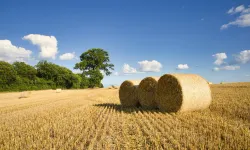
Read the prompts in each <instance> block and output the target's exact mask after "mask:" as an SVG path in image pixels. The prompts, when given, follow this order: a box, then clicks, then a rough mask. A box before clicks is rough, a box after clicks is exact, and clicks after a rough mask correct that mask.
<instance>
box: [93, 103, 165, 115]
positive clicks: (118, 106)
mask: <svg viewBox="0 0 250 150" xmlns="http://www.w3.org/2000/svg"><path fill="white" fill-rule="evenodd" d="M93 106H96V107H107V108H108V109H114V110H116V111H118V112H124V113H137V112H139V111H140V112H149V113H153V112H154V113H155V112H156V113H166V112H162V111H160V110H159V109H158V108H156V109H150V108H142V107H141V106H140V105H138V106H137V107H125V106H122V105H121V104H115V103H100V104H94V105H93Z"/></svg>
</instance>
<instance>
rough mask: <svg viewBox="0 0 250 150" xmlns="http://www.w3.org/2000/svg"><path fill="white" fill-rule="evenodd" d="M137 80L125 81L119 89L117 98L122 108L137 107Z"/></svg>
mask: <svg viewBox="0 0 250 150" xmlns="http://www.w3.org/2000/svg"><path fill="white" fill-rule="evenodd" d="M139 83H140V81H139V80H126V81H124V82H123V83H122V84H121V86H120V89H119V98H120V102H121V104H122V105H123V106H126V107H127V106H138V105H139V101H138V97H137V87H138V85H139Z"/></svg>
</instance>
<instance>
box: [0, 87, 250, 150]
mask: <svg viewBox="0 0 250 150" xmlns="http://www.w3.org/2000/svg"><path fill="white" fill-rule="evenodd" d="M211 90H212V97H213V102H212V105H211V106H210V107H209V109H206V110H203V111H196V112H187V113H181V114H174V113H173V114H169V113H164V112H160V111H158V110H145V109H142V108H122V107H121V105H120V103H119V98H118V90H117V89H92V90H89V89H88V90H63V91H62V92H61V93H56V92H55V91H53V90H46V91H32V92H31V96H30V97H29V98H22V99H19V98H18V97H19V96H20V93H1V94H0V149H250V83H237V84H223V85H211Z"/></svg>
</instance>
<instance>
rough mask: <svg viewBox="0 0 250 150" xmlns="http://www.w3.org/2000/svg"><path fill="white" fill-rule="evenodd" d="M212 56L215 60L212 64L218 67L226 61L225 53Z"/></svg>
mask: <svg viewBox="0 0 250 150" xmlns="http://www.w3.org/2000/svg"><path fill="white" fill-rule="evenodd" d="M212 56H213V57H214V58H215V61H214V64H215V65H218V66H219V65H221V64H223V63H225V62H224V59H227V55H226V53H217V54H214V55H212Z"/></svg>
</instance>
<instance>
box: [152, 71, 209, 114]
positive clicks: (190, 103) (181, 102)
mask: <svg viewBox="0 0 250 150" xmlns="http://www.w3.org/2000/svg"><path fill="white" fill-rule="evenodd" d="M156 100H157V104H158V107H159V108H160V109H161V110H163V111H167V112H184V111H192V110H199V109H205V108H207V107H208V106H209V105H210V104H211V101H212V98H211V91H210V87H209V85H208V83H207V81H206V80H205V79H203V78H202V77H201V76H199V75H195V74H165V75H163V76H162V77H161V78H160V79H159V81H158V86H157V94H156Z"/></svg>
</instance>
